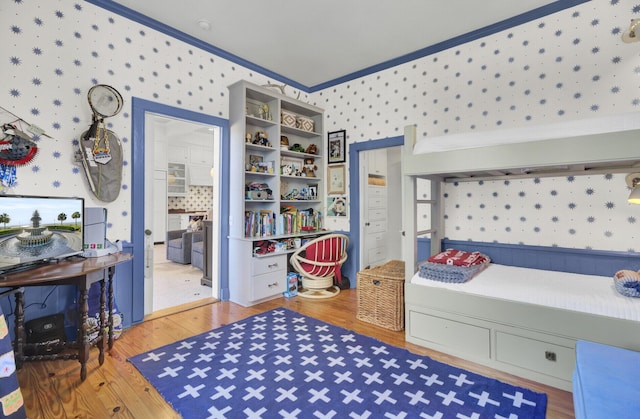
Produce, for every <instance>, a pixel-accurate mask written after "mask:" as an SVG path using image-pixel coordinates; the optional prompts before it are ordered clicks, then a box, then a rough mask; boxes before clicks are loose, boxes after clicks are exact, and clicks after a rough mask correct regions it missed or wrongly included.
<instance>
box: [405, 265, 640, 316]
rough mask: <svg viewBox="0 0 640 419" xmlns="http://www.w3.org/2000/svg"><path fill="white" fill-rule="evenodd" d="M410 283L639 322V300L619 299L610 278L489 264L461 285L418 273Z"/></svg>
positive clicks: (620, 297)
mask: <svg viewBox="0 0 640 419" xmlns="http://www.w3.org/2000/svg"><path fill="white" fill-rule="evenodd" d="M411 283H412V284H419V285H425V286H431V287H438V288H446V289H450V290H454V291H459V292H466V293H469V294H477V295H482V296H487V297H494V298H501V299H505V300H512V301H520V302H526V303H532V304H538V305H544V306H550V307H556V308H562V309H567V310H574V311H579V312H584V313H592V314H599V315H603V316H608V317H615V318H620V319H627V320H634V321H640V298H631V297H625V296H622V295H620V294H619V293H618V292H617V291H616V290H615V288H614V285H613V276H612V277H605V276H596V275H581V274H573V273H566V272H557V271H545V270H541V269H528V268H519V267H514V266H505V265H498V264H495V263H492V264H490V265H489V267H488V268H486V269H485V270H484V271H482V272H481V273H479V274H477V275H476V276H474V277H473V278H471V279H470V280H469V281H467V282H466V283H462V284H452V283H446V282H439V281H433V280H430V279H425V278H422V277H420V276H419V275H418V274H417V273H416V274H415V275H414V276H413V278H412V280H411Z"/></svg>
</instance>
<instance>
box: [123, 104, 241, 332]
mask: <svg viewBox="0 0 640 419" xmlns="http://www.w3.org/2000/svg"><path fill="white" fill-rule="evenodd" d="M146 112H150V113H154V114H158V115H163V116H167V117H170V118H177V119H183V120H186V121H194V122H200V123H203V124H208V125H216V126H219V127H220V128H221V133H220V141H221V144H220V157H219V160H218V161H217V162H216V164H220V165H221V167H220V169H221V170H220V172H221V178H220V193H219V194H218V196H219V197H220V217H219V220H220V225H219V226H218V229H219V230H218V231H219V235H218V237H219V239H220V243H219V249H220V254H219V255H218V257H219V261H220V262H219V264H218V267H219V271H218V275H219V283H220V289H219V295H220V299H221V300H228V299H229V245H228V237H229V224H228V223H227V220H228V219H229V121H228V120H226V119H222V118H218V117H215V116H211V115H206V114H202V113H198V112H193V111H189V110H186V109H180V108H176V107H173V106H168V105H164V104H161V103H156V102H151V101H148V100H145V99H140V98H137V97H134V98H133V99H132V121H131V122H132V128H131V131H132V132H131V144H132V147H133V149H132V152H131V153H132V154H131V166H132V167H131V173H132V176H131V240H132V242H131V248H132V249H133V278H132V300H133V313H132V318H131V320H132V323H133V324H135V323H139V322H141V321H142V320H143V319H144V245H145V234H144V230H145V218H144V206H145V202H144V193H145V187H144V183H145V182H144V180H145V179H144V178H145V164H144V161H145V143H144V139H145V113H146Z"/></svg>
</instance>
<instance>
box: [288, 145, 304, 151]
mask: <svg viewBox="0 0 640 419" xmlns="http://www.w3.org/2000/svg"><path fill="white" fill-rule="evenodd" d="M289 151H295V152H297V153H304V152H305V149H304V147H302V146H301V145H300V144H298V143H295V144H294V145H292V146H291V147H289Z"/></svg>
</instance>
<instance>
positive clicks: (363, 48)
mask: <svg viewBox="0 0 640 419" xmlns="http://www.w3.org/2000/svg"><path fill="white" fill-rule="evenodd" d="M583 1H584V0H583ZM580 2H581V1H580V0H561V1H549V0H517V1H514V0H373V1H372V0H314V1H312V0H297V1H293V0H289V1H285V0H261V1H256V0H217V1H212V0H180V1H175V0H114V1H113V3H116V4H119V5H120V6H124V7H125V8H128V9H131V10H133V11H134V12H137V13H139V14H142V15H144V16H146V17H149V18H151V19H153V20H155V21H157V22H160V23H162V24H164V25H166V27H164V26H162V25H156V26H158V27H157V28H156V29H160V30H162V31H165V32H169V33H170V32H171V31H174V30H177V31H180V32H183V33H185V34H187V35H189V36H190V37H194V38H197V39H199V40H201V41H203V42H205V43H206V44H208V45H211V46H213V47H214V48H215V49H219V50H222V51H224V52H226V53H229V54H232V55H233V56H235V57H233V58H238V59H239V61H238V60H234V61H237V62H239V63H241V64H245V65H246V64H250V65H249V66H248V67H249V68H251V67H252V66H251V65H253V66H254V67H255V66H258V68H256V70H259V71H261V72H263V73H264V74H266V75H271V76H280V77H274V78H275V79H276V80H279V81H283V80H284V81H285V82H286V81H289V83H288V84H290V85H295V84H299V85H301V86H302V87H306V88H313V87H314V86H320V85H323V84H327V83H330V82H332V81H336V80H337V79H341V78H349V76H350V75H352V74H353V73H358V72H363V71H364V72H367V71H369V70H370V68H371V67H373V66H376V69H377V70H380V69H381V68H380V67H382V68H386V67H388V64H389V63H388V62H389V61H390V60H393V62H394V63H395V64H398V61H402V58H401V57H403V56H407V55H408V54H409V55H410V56H413V55H415V54H421V55H426V54H428V53H429V51H431V52H437V51H432V50H433V49H434V48H436V49H438V48H439V49H444V48H445V47H446V48H448V47H451V46H454V45H455V44H459V43H460V42H462V41H469V40H471V39H475V38H478V37H480V36H485V35H488V34H490V33H493V32H495V31H496V30H502V29H505V28H508V27H511V26H513V25H515V24H521V23H523V22H526V21H528V20H531V19H533V18H537V17H540V16H542V15H545V14H548V13H550V12H553V11H555V10H559V9H562V8H564V7H569V6H571V5H575V4H577V3H580ZM97 3H98V4H99V3H103V6H105V7H106V5H105V4H104V3H111V2H97ZM538 8H541V9H538ZM535 9H538V10H535ZM125 10H126V9H125ZM523 13H524V15H522V14H523ZM134 14H135V13H134ZM203 19H204V20H207V21H208V22H210V23H211V27H210V29H208V30H207V29H202V28H201V27H200V26H199V24H198V22H199V21H200V20H203ZM137 20H139V21H142V22H143V23H146V24H148V25H150V26H154V25H155V24H156V23H157V22H153V21H148V19H147V22H145V21H144V19H137ZM505 21H506V22H505ZM500 22H502V23H500ZM496 24H497V25H496ZM492 25H493V26H492ZM443 42H444V43H445V44H441V43H443ZM439 44H440V45H439ZM425 50H429V51H425ZM413 58H414V59H415V58H417V57H413ZM243 61H246V63H245V62H243ZM385 63H386V64H387V65H385ZM264 70H266V71H264ZM334 84H335V83H334Z"/></svg>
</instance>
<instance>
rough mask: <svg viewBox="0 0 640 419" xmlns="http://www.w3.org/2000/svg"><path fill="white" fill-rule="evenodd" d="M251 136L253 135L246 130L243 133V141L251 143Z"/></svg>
mask: <svg viewBox="0 0 640 419" xmlns="http://www.w3.org/2000/svg"><path fill="white" fill-rule="evenodd" d="M252 138H253V135H251V133H250V132H247V133H246V134H245V135H244V142H245V143H249V144H251V140H252Z"/></svg>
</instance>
